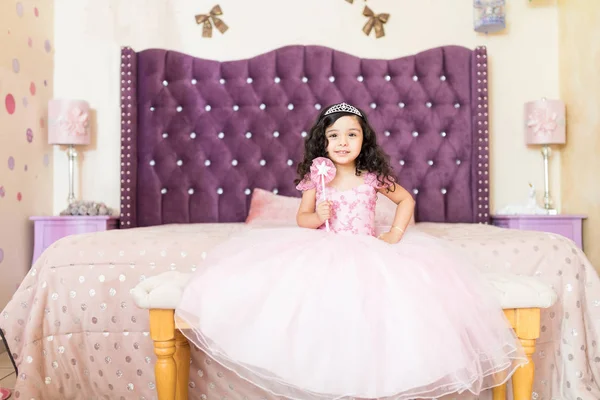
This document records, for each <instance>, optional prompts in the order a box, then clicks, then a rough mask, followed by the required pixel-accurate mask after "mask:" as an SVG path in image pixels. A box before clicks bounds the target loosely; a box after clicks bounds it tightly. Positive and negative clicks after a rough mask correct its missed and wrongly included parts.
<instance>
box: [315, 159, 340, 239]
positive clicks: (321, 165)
mask: <svg viewBox="0 0 600 400" xmlns="http://www.w3.org/2000/svg"><path fill="white" fill-rule="evenodd" d="M335 172H336V169H335V165H333V162H332V161H331V160H330V159H329V158H326V157H317V158H315V159H314V160H313V162H312V165H311V166H310V177H311V180H312V181H313V182H314V183H316V184H318V181H319V180H320V181H321V182H320V183H321V188H322V190H323V196H324V197H325V200H327V193H326V192H325V184H327V183H329V182H331V181H332V180H333V178H335ZM319 178H320V179H319ZM325 229H327V232H329V220H325Z"/></svg>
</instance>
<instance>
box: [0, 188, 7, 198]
mask: <svg viewBox="0 0 600 400" xmlns="http://www.w3.org/2000/svg"><path fill="white" fill-rule="evenodd" d="M5 195H6V191H5V190H4V186H0V197H4V196H5Z"/></svg>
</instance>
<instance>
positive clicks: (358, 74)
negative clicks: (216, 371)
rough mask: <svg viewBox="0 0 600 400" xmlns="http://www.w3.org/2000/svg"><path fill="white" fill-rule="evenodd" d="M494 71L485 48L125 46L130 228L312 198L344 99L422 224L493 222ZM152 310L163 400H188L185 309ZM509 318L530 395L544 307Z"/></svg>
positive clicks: (521, 383)
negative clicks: (309, 162)
mask: <svg viewBox="0 0 600 400" xmlns="http://www.w3.org/2000/svg"><path fill="white" fill-rule="evenodd" d="M487 74H488V60H487V50H486V48H485V47H477V48H476V49H474V50H472V49H468V48H464V47H460V46H444V47H438V48H434V49H429V50H426V51H423V52H420V53H418V54H415V55H412V56H406V57H402V58H397V59H393V60H374V59H364V58H358V57H356V56H353V55H350V54H347V53H343V52H340V51H336V50H334V49H330V48H325V47H321V46H300V45H298V46H286V47H283V48H279V49H276V50H273V51H271V52H268V53H265V54H262V55H259V56H256V57H253V58H251V59H247V60H237V61H229V62H219V61H213V60H206V59H200V58H196V57H192V56H190V55H186V54H181V53H178V52H174V51H167V50H161V49H149V50H144V51H141V52H135V51H134V50H133V49H131V48H129V47H124V48H122V53H121V229H129V228H135V227H144V226H152V225H161V224H171V223H178V224H181V223H202V222H243V221H244V220H245V218H246V216H247V213H248V209H249V204H250V199H251V196H250V194H251V193H252V190H253V189H254V188H261V189H265V190H270V191H273V192H274V193H279V194H282V195H287V196H299V195H300V194H299V193H298V192H297V191H296V190H295V188H294V184H293V180H294V178H295V176H296V167H297V163H298V162H299V161H300V160H301V157H302V149H303V140H304V136H305V135H306V132H307V131H308V129H309V127H310V126H311V125H312V123H313V122H314V120H315V118H316V116H317V114H318V112H319V110H320V109H321V108H322V107H325V106H327V105H329V104H331V103H334V102H340V101H346V102H349V103H351V104H353V105H355V106H358V107H360V108H362V109H363V110H365V111H366V113H367V115H368V116H369V118H370V120H371V121H372V123H373V125H374V128H375V130H376V131H377V132H378V141H379V142H380V143H381V144H382V146H383V148H384V149H385V150H386V152H387V153H388V154H389V156H390V160H391V163H392V166H393V168H394V170H395V172H396V174H397V176H398V178H399V181H400V183H401V184H402V185H403V186H404V187H406V188H407V189H408V190H409V191H411V192H412V193H413V194H414V197H415V200H416V209H415V219H416V221H417V222H446V223H454V222H455V223H483V224H487V223H489V220H490V215H489V141H488V138H489V131H488V81H487ZM149 308H150V310H149V312H150V332H151V337H152V340H153V341H154V344H155V353H156V355H157V358H158V359H157V363H156V373H157V375H156V383H157V390H158V394H159V399H160V400H170V399H178V400H183V399H187V381H188V376H189V344H188V343H187V340H186V339H185V337H184V336H183V335H182V334H181V333H180V332H179V331H177V330H176V329H175V324H174V313H173V308H174V307H169V306H166V307H162V306H149ZM505 314H506V316H507V317H508V320H509V321H510V324H511V327H512V328H513V329H514V330H515V332H516V334H517V336H518V337H519V338H520V340H521V342H522V343H523V345H524V346H525V349H526V352H527V354H528V356H529V359H530V363H529V364H528V365H526V366H525V367H523V368H520V369H519V370H518V371H517V372H516V373H515V374H514V376H513V392H514V398H515V400H525V399H527V400H529V399H530V398H531V392H532V385H533V372H534V367H533V361H532V360H531V355H532V354H533V352H534V350H535V339H536V338H537V337H538V336H539V325H540V309H539V308H538V307H532V308H510V307H509V308H507V309H505ZM505 396H506V385H502V386H498V387H496V388H495V389H494V400H500V399H504V398H505Z"/></svg>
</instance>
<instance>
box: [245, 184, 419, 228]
mask: <svg viewBox="0 0 600 400" xmlns="http://www.w3.org/2000/svg"><path fill="white" fill-rule="evenodd" d="M299 207H300V198H299V197H289V196H282V195H278V194H274V193H273V192H269V191H268V190H264V189H258V188H257V189H254V191H253V192H252V199H251V200H250V211H249V212H248V217H247V218H246V223H247V224H255V225H256V224H266V225H283V226H296V225H297V223H296V214H297V213H298V208H299ZM395 216H396V203H394V202H393V201H392V200H390V199H388V198H387V197H386V196H384V195H383V194H381V193H378V194H377V207H376V208H375V225H376V226H387V227H389V226H390V225H391V224H392V223H393V221H394V217H395ZM414 223H415V221H414V217H413V218H411V221H410V225H413V224H414Z"/></svg>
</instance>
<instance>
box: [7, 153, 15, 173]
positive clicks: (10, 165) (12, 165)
mask: <svg viewBox="0 0 600 400" xmlns="http://www.w3.org/2000/svg"><path fill="white" fill-rule="evenodd" d="M8 169H10V170H11V171H12V170H13V169H15V159H14V157H13V156H10V157H8Z"/></svg>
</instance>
